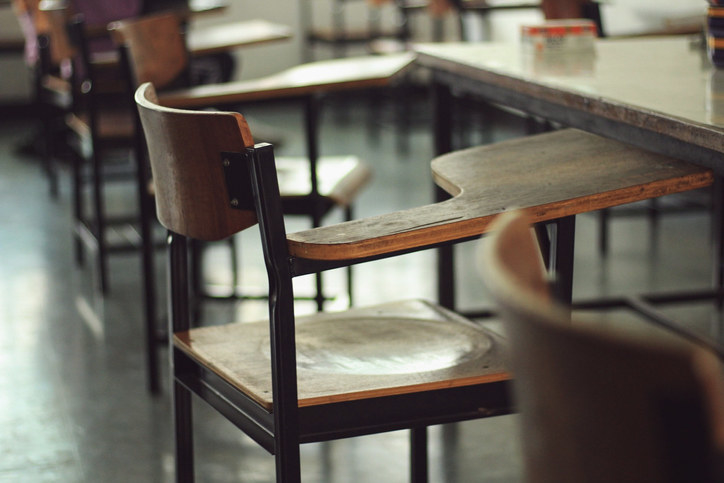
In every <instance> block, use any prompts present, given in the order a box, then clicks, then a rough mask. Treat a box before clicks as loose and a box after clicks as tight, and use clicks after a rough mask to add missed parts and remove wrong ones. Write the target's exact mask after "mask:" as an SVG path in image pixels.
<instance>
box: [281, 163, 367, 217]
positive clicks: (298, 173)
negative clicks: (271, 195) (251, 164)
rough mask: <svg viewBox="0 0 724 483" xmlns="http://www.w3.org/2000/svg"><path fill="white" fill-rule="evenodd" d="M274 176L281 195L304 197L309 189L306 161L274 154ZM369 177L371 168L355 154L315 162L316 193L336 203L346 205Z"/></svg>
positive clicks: (310, 186)
mask: <svg viewBox="0 0 724 483" xmlns="http://www.w3.org/2000/svg"><path fill="white" fill-rule="evenodd" d="M276 161H277V175H278V179H279V191H280V192H281V195H282V197H284V198H292V197H296V196H299V197H304V196H307V195H309V193H311V192H312V185H311V176H310V174H309V170H310V166H309V160H308V159H307V158H304V157H283V156H282V157H278V158H276ZM371 178H372V169H371V168H370V167H369V165H367V164H366V163H364V162H363V161H361V160H360V159H359V158H357V157H356V156H324V157H321V158H319V160H318V161H317V184H318V185H317V187H318V191H319V194H320V195H321V196H323V197H325V198H328V199H330V200H331V201H333V202H334V203H335V204H337V205H340V206H347V205H349V204H350V203H351V202H352V201H353V200H354V199H355V197H356V196H357V193H359V191H360V190H361V189H362V188H363V187H364V186H365V185H366V184H367V183H368V182H369V181H370V179H371Z"/></svg>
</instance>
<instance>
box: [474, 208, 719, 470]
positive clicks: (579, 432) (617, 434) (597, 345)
mask: <svg viewBox="0 0 724 483" xmlns="http://www.w3.org/2000/svg"><path fill="white" fill-rule="evenodd" d="M493 233H494V235H492V236H491V238H490V239H489V240H486V241H485V242H486V243H485V244H484V245H483V244H481V246H482V248H481V250H480V253H481V256H480V270H481V272H482V274H483V277H484V280H485V282H486V285H487V287H488V288H489V290H490V293H491V294H492V297H493V299H494V301H495V302H496V305H497V307H498V309H499V311H500V315H501V317H502V318H503V321H504V325H505V327H506V331H507V332H506V333H507V334H508V338H509V343H510V351H511V364H512V366H511V367H512V371H513V374H514V375H515V380H514V382H513V387H514V395H515V401H516V406H517V408H518V409H519V410H520V412H521V415H522V416H521V417H522V422H521V426H520V432H521V438H522V443H523V449H524V462H525V467H526V481H529V482H536V483H538V482H551V483H552V482H555V483H567V482H570V483H574V482H576V483H577V482H581V481H586V482H592V483H597V482H601V483H603V482H612V481H631V482H634V481H635V482H637V483H638V482H641V483H644V482H651V483H654V482H657V483H658V482H662V481H670V482H682V483H683V482H716V481H722V480H721V478H722V476H724V474H722V473H721V470H722V469H724V374H723V373H722V371H721V361H720V360H717V358H716V357H715V355H714V354H712V353H711V352H709V351H707V350H705V349H704V348H701V347H697V346H693V345H690V344H688V343H684V342H683V341H674V342H672V341H671V340H659V341H658V342H657V341H656V340H657V339H656V338H654V339H653V340H652V339H650V338H648V339H644V338H642V337H641V336H639V337H638V338H636V337H635V336H632V335H631V334H625V333H620V332H617V331H615V330H612V329H610V328H609V329H608V330H606V328H605V327H604V326H600V325H596V324H595V322H594V321H592V320H586V321H583V320H580V321H579V320H576V317H574V321H573V322H572V323H571V318H570V312H569V309H568V308H566V307H564V306H562V305H559V304H557V303H556V302H555V301H554V300H553V299H552V297H551V294H550V292H549V287H548V283H547V279H546V277H545V269H544V267H543V263H542V260H541V253H540V250H539V248H538V244H537V242H536V240H535V238H534V237H533V235H532V233H531V230H530V225H529V224H528V222H527V217H525V216H523V214H522V213H506V214H505V215H501V217H500V219H498V220H496V223H495V227H494V229H493ZM676 342H680V343H676Z"/></svg>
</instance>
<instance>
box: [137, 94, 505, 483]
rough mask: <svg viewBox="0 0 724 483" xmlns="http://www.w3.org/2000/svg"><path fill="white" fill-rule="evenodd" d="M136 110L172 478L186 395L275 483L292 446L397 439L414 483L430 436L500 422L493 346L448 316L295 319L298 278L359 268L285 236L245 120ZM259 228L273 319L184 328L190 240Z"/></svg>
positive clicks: (289, 473)
mask: <svg viewBox="0 0 724 483" xmlns="http://www.w3.org/2000/svg"><path fill="white" fill-rule="evenodd" d="M136 102H137V103H138V106H139V112H140V118H141V121H142V125H143V129H144V134H145V136H146V140H147V144H148V151H149V157H150V161H151V168H152V173H153V179H154V182H155V185H156V205H157V214H158V218H159V220H160V221H161V224H163V225H164V226H165V227H166V228H168V230H169V234H170V246H169V257H170V258H169V264H170V284H169V285H170V287H169V289H170V291H171V302H170V305H171V306H170V310H171V313H170V320H171V322H170V323H171V325H172V327H171V332H172V333H173V338H172V342H171V350H172V353H173V355H172V360H173V363H172V365H173V379H174V390H173V393H174V407H175V421H176V438H177V453H176V464H177V479H178V480H179V481H191V480H192V479H193V447H192V434H191V433H192V431H191V429H192V423H191V392H194V393H196V394H197V395H198V396H200V397H201V398H203V399H205V400H206V401H207V402H208V403H209V404H211V405H212V406H213V407H215V408H216V409H217V410H218V411H219V412H221V413H222V414H223V415H224V416H226V417H227V418H228V419H229V420H231V421H232V422H233V423H234V424H236V425H237V426H238V427H239V428H240V429H242V430H243V431H245V432H246V433H247V434H248V435H249V436H250V437H252V438H253V439H254V440H255V441H256V442H257V443H259V444H260V445H261V446H262V447H264V448H266V449H267V450H268V451H270V452H271V453H273V454H274V455H275V457H276V467H277V481H283V482H293V481H299V480H300V467H299V465H300V461H299V458H300V456H299V444H300V443H306V442H313V441H323V440H330V439H338V438H343V437H351V436H358V435H363V434H370V433H378V432H384V431H391V430H398V429H405V428H410V429H413V432H412V434H413V437H412V443H413V449H412V451H411V454H412V460H413V464H412V469H413V476H412V478H413V481H424V480H425V479H426V439H425V427H426V426H428V425H431V424H439V423H444V422H452V421H460V420H466V419H473V418H481V417H486V416H491V415H495V414H501V413H506V412H508V410H509V406H508V401H507V390H506V387H507V380H508V378H509V377H508V374H507V372H506V371H505V368H504V366H503V359H502V357H501V356H502V354H501V347H502V341H501V340H500V338H499V337H498V336H497V335H495V334H494V333H492V332H488V331H486V330H484V329H482V328H481V327H479V326H477V325H474V324H472V323H470V322H469V321H468V320H466V319H464V318H462V317H459V316H457V315H455V314H453V313H452V312H449V311H447V310H445V309H442V308H440V307H438V306H436V305H434V304H431V303H428V302H423V301H405V302H400V303H389V304H385V305H381V306H376V307H370V308H360V309H352V310H349V311H346V312H340V313H317V314H314V315H311V316H304V317H295V314H294V291H293V285H292V279H293V278H294V277H297V276H300V275H304V274H309V273H317V272H321V271H324V270H328V269H332V268H338V267H344V266H347V265H349V264H353V263H358V262H361V261H365V260H366V259H367V260H368V259H369V258H365V257H359V256H357V255H356V254H355V251H354V244H353V245H352V249H351V250H345V248H344V244H343V246H342V247H338V248H337V249H334V250H332V253H333V254H334V255H335V257H336V259H335V260H325V259H320V258H317V257H315V256H314V255H313V254H311V253H309V254H307V253H308V252H310V251H311V252H313V251H315V249H316V250H322V251H323V252H327V250H326V249H325V241H326V240H317V241H303V242H301V243H296V244H295V243H292V241H291V240H290V239H288V236H287V234H286V232H285V227H284V218H283V209H282V202H281V197H280V193H279V185H278V182H277V170H276V167H275V162H274V155H273V152H272V147H271V146H270V145H268V144H258V145H256V146H255V145H254V143H253V139H252V136H251V133H250V131H249V128H248V126H247V124H246V121H245V119H244V118H243V117H242V116H241V114H238V113H230V112H204V111H186V110H178V109H171V108H165V107H162V106H159V105H158V104H157V100H156V96H155V91H154V89H153V87H152V85H151V84H144V85H142V86H141V87H140V88H139V89H138V91H137V93H136ZM257 223H258V225H259V231H260V235H261V243H262V246H263V251H264V258H265V263H266V267H267V272H268V276H269V314H270V320H269V321H261V322H257V323H253V322H244V323H236V324H227V325H219V326H211V327H202V328H196V329H190V323H189V300H188V293H189V283H188V282H189V279H188V276H187V275H188V265H187V239H188V238H191V239H200V240H218V239H223V238H226V237H229V236H231V235H233V234H235V233H237V232H239V231H241V230H244V229H245V228H248V227H251V226H253V225H256V224H257ZM342 225H344V224H342ZM370 228H373V227H370ZM340 230H341V231H342V232H344V231H345V230H344V226H340ZM315 232H316V230H309V231H308V234H309V235H313V234H314V233H315ZM363 233H365V232H363ZM392 238H393V240H392V241H393V243H385V242H384V240H382V241H381V242H380V243H379V244H378V246H377V258H384V257H389V256H394V255H397V254H400V253H405V252H407V251H409V249H412V248H414V245H410V246H406V245H405V234H404V233H402V234H400V236H399V240H396V238H397V237H392ZM432 246H435V245H434V244H433V245H432ZM422 248H424V247H422Z"/></svg>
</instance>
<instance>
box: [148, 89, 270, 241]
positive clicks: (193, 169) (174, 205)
mask: <svg viewBox="0 0 724 483" xmlns="http://www.w3.org/2000/svg"><path fill="white" fill-rule="evenodd" d="M135 100H136V103H137V105H138V111H139V114H140V118H141V124H142V125H143V130H144V134H145V138H146V142H147V145H148V152H149V157H150V160H151V170H152V174H153V179H154V180H155V181H156V182H155V187H156V211H157V215H158V219H159V221H160V222H161V224H162V225H163V226H165V227H166V228H168V229H169V230H171V231H173V232H175V233H178V234H181V235H184V236H187V237H190V238H195V239H198V240H220V239H223V238H226V237H228V236H231V235H233V234H234V233H237V232H239V231H241V230H243V229H245V228H247V227H249V226H251V225H253V224H255V223H256V213H255V211H254V209H253V207H251V208H250V209H245V210H241V209H234V208H233V207H232V204H231V203H232V202H231V200H230V197H229V195H228V194H227V189H226V181H225V175H224V169H225V168H224V162H225V157H224V153H229V152H231V153H242V152H243V151H244V150H245V148H247V147H252V146H253V145H254V140H253V138H252V135H251V132H250V131H249V126H248V125H247V123H246V120H245V119H244V117H243V116H242V115H241V114H239V113H236V112H207V111H182V110H178V109H170V108H165V107H162V106H160V105H158V104H157V98H156V92H155V89H154V87H153V85H152V84H150V83H145V84H143V85H141V86H140V87H139V88H138V90H137V91H136V95H135ZM249 189H251V188H249Z"/></svg>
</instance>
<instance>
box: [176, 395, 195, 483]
mask: <svg viewBox="0 0 724 483" xmlns="http://www.w3.org/2000/svg"><path fill="white" fill-rule="evenodd" d="M173 391H174V392H173V404H174V423H175V425H174V429H175V433H176V481H177V482H178V483H193V481H194V445H193V420H192V417H191V393H190V392H189V391H188V390H187V389H186V388H185V387H183V385H181V383H179V382H178V381H174V388H173Z"/></svg>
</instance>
